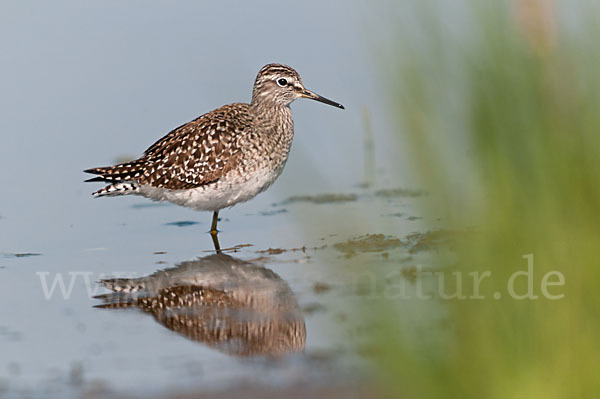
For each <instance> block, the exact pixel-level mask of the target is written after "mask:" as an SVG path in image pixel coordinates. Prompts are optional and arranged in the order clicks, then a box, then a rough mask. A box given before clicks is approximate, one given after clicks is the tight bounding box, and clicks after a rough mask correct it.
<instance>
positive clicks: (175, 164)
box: [86, 103, 252, 190]
mask: <svg viewBox="0 0 600 399" xmlns="http://www.w3.org/2000/svg"><path fill="white" fill-rule="evenodd" d="M251 126H252V118H251V115H250V113H249V107H248V104H241V103H238V104H231V105H226V106H223V107H221V108H218V109H216V110H214V111H212V112H209V113H207V114H204V115H202V116H201V117H199V118H197V119H195V120H193V121H191V122H189V123H186V124H185V125H182V126H180V127H178V128H176V129H174V130H172V131H171V132H170V133H169V134H167V135H166V136H164V137H163V138H161V139H160V140H158V141H157V142H156V143H154V144H153V145H152V146H150V148H148V149H147V150H146V151H145V152H144V154H143V155H142V157H141V158H139V159H137V160H135V161H132V162H128V163H124V164H120V165H115V166H110V167H106V168H94V169H89V170H86V172H87V173H93V174H97V175H99V176H98V177H96V178H93V179H90V180H88V181H108V182H122V181H134V182H136V183H138V184H140V185H144V184H148V185H151V186H153V187H160V188H168V189H175V190H177V189H189V188H195V187H200V186H202V185H206V184H210V183H213V182H215V181H217V180H219V179H220V178H221V177H222V176H224V175H225V174H226V173H227V172H229V171H230V170H231V169H234V168H235V167H236V166H237V165H238V162H239V161H240V159H241V143H240V139H241V138H242V137H243V136H244V134H246V133H248V132H249V130H250V129H251Z"/></svg>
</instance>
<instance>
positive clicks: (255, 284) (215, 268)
mask: <svg viewBox="0 0 600 399" xmlns="http://www.w3.org/2000/svg"><path fill="white" fill-rule="evenodd" d="M100 284H101V285H103V286H105V287H106V288H108V289H110V290H113V291H114V292H112V293H109V294H105V295H100V296H98V297H96V298H98V299H102V300H103V301H104V303H103V304H101V305H98V306H97V307H100V308H105V309H119V308H139V309H141V310H143V311H144V312H146V313H148V314H151V315H152V316H153V317H154V319H155V320H156V321H157V322H158V323H160V324H161V325H163V326H165V327H166V328H168V329H170V330H172V331H175V332H177V333H179V334H181V335H183V336H185V337H186V338H189V339H191V340H194V341H199V342H203V343H204V344H206V345H209V346H211V347H214V348H217V349H219V350H222V351H224V352H227V353H230V354H235V355H239V356H249V355H267V354H268V355H280V354H284V353H287V352H294V351H301V350H303V349H304V346H305V343H306V327H305V324H304V317H303V316H302V312H301V310H300V308H299V306H298V303H297V301H296V298H295V296H294V294H293V292H292V291H291V289H290V288H289V286H288V285H287V283H286V282H285V281H284V280H282V279H281V278H280V277H279V276H278V275H277V274H275V273H274V272H273V271H272V270H269V269H266V268H264V267H261V266H258V265H255V264H252V263H250V262H246V261H243V260H241V259H237V258H234V257H231V256H228V255H224V254H216V255H210V256H206V257H203V258H200V259H197V260H195V261H188V262H183V263H181V264H180V265H178V266H177V267H176V268H172V269H167V270H161V271H157V272H156V273H154V274H152V275H150V276H148V277H142V278H134V279H123V278H120V279H107V280H101V281H100Z"/></svg>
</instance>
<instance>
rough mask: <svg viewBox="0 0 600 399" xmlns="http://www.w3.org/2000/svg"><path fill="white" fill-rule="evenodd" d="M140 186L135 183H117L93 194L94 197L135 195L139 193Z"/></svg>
mask: <svg viewBox="0 0 600 399" xmlns="http://www.w3.org/2000/svg"><path fill="white" fill-rule="evenodd" d="M139 188H140V186H139V185H138V184H137V183H134V182H128V183H115V184H111V185H110V186H106V187H104V188H101V189H100V190H98V191H95V192H93V193H92V195H93V196H94V197H109V196H117V195H127V194H133V193H134V192H135V191H137V190H138V189H139Z"/></svg>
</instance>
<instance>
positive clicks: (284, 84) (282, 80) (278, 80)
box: [277, 78, 288, 87]
mask: <svg viewBox="0 0 600 399" xmlns="http://www.w3.org/2000/svg"><path fill="white" fill-rule="evenodd" d="M287 83H288V82H287V80H285V79H284V78H279V79H277V84H278V85H279V86H281V87H283V86H286V85H287Z"/></svg>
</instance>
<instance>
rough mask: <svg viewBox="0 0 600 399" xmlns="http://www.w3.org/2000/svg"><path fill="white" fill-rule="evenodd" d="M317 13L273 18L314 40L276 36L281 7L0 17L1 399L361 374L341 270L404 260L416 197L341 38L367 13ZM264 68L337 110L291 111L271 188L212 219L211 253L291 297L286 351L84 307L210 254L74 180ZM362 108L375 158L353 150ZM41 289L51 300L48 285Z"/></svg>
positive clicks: (181, 223)
mask: <svg viewBox="0 0 600 399" xmlns="http://www.w3.org/2000/svg"><path fill="white" fill-rule="evenodd" d="M316 5H317V3H316V2H315V3H311V2H302V4H294V5H287V6H286V7H290V8H289V9H286V15H290V14H292V15H295V16H296V17H297V18H298V19H299V20H302V21H304V22H303V26H305V27H309V28H310V27H313V28H316V27H323V26H327V27H328V29H329V30H328V31H327V32H323V30H322V29H302V30H290V29H288V28H289V20H288V19H287V18H284V19H281V18H280V16H281V13H280V11H281V7H282V5H281V4H280V3H276V2H268V1H260V2H252V5H249V4H248V5H247V4H245V3H235V6H234V7H232V5H231V4H227V3H226V2H218V3H215V4H204V3H201V2H190V3H178V5H177V6H169V5H167V4H166V3H162V4H159V3H153V4H149V3H147V2H144V3H141V2H139V4H138V3H136V2H127V3H123V4H116V3H114V4H110V5H106V4H103V5H100V4H95V5H94V4H91V3H90V4H83V3H81V4H70V5H66V4H59V3H56V4H52V5H49V4H48V5H46V4H45V3H40V4H38V5H37V6H33V5H32V4H24V3H14V4H12V5H3V8H4V12H2V13H0V15H2V17H0V18H2V23H0V43H1V46H2V48H3V52H2V54H1V55H0V57H1V58H2V64H3V66H4V67H3V73H2V74H1V75H0V83H1V84H2V87H3V89H2V91H1V92H0V106H1V107H0V108H1V109H2V110H3V117H2V118H0V132H1V133H0V134H1V135H2V142H3V145H2V146H0V159H1V160H2V161H1V162H2V167H1V168H0V181H1V183H2V190H3V191H2V199H1V202H0V302H1V303H2V305H1V306H0V348H1V353H2V355H1V356H0V396H2V397H20V396H21V395H25V396H28V397H47V396H57V397H63V398H64V397H78V396H81V395H82V394H85V393H96V394H103V393H104V394H106V395H109V394H116V395H121V394H124V393H127V395H132V396H144V397H146V396H148V395H151V394H152V395H155V396H157V397H160V396H161V395H162V394H165V393H177V392H203V391H213V390H222V389H226V388H227V389H232V388H233V389H235V388H236V387H240V386H244V385H247V384H252V385H254V386H256V385H258V386H263V385H264V386H265V387H267V388H269V387H271V388H272V387H274V388H285V387H294V386H305V387H306V386H308V387H319V386H332V384H335V383H336V381H338V382H339V383H340V384H341V383H342V382H343V381H347V380H348V378H349V376H351V377H352V378H353V381H357V379H356V378H358V377H357V376H361V375H363V373H364V371H365V368H366V367H367V366H368V365H367V364H366V362H365V360H364V357H363V356H362V355H361V353H360V352H361V351H360V350H359V348H360V344H359V342H360V340H361V339H362V338H364V335H365V334H366V333H365V326H364V321H363V320H361V317H360V312H358V310H357V309H359V308H360V307H361V306H366V307H368V305H369V296H368V295H365V294H364V292H363V291H362V290H363V287H362V285H360V284H358V282H357V281H358V280H357V275H356V274H355V272H354V269H353V268H352V267H351V263H350V262H356V261H357V260H358V261H360V262H368V263H369V264H373V265H375V266H374V267H376V268H381V270H385V269H386V268H387V269H394V268H396V269H397V268H404V267H405V266H406V267H408V266H407V263H406V262H405V261H406V259H412V260H411V262H414V256H415V255H414V254H411V253H409V250H410V246H409V245H408V244H406V242H405V241H406V240H407V239H406V237H407V236H408V235H409V234H410V233H413V232H424V228H423V220H422V219H420V217H421V215H419V214H418V213H417V211H416V205H415V204H417V203H418V201H420V200H421V199H422V198H423V195H422V194H423V193H421V192H419V191H418V190H417V189H418V188H416V187H411V185H410V179H409V178H408V177H407V176H402V175H398V173H397V172H395V170H398V169H397V166H398V165H399V164H401V161H399V160H398V158H401V157H399V154H397V153H396V152H395V151H392V150H390V149H391V148H397V146H395V142H394V140H393V139H392V138H391V137H390V135H389V133H388V132H389V131H390V129H389V128H388V126H387V123H386V122H385V121H386V120H387V117H386V115H385V112H384V109H385V107H384V103H385V99H384V98H383V97H382V96H381V95H379V94H378V90H377V86H378V85H379V84H380V82H378V79H377V75H374V74H373V65H371V64H370V62H371V61H370V58H369V55H370V50H369V48H368V45H367V42H366V40H365V38H364V35H363V33H364V32H363V31H362V30H361V29H357V26H360V24H361V23H362V22H361V18H360V16H361V13H362V11H363V10H361V9H360V7H358V6H357V7H351V6H348V5H347V3H346V2H342V1H336V2H327V4H321V3H318V5H319V8H318V10H319V12H314V10H315V7H316ZM213 16H227V19H226V21H227V22H226V23H225V25H224V23H223V19H222V18H216V17H213ZM277 30H284V31H286V32H287V34H286V35H273V34H272V33H273V31H277ZM215 32H218V34H216V33H215ZM236 32H244V33H245V35H244V40H249V41H250V42H251V43H255V42H257V41H260V40H262V39H263V38H265V37H268V38H269V40H268V41H267V42H268V45H261V46H256V45H247V43H240V36H239V33H236ZM267 62H284V63H288V64H290V65H292V66H293V67H295V68H296V69H298V71H299V72H300V74H301V75H302V76H303V80H304V83H305V84H306V86H307V87H308V88H310V89H313V90H315V91H316V92H318V93H320V94H323V95H325V96H327V97H329V98H332V99H333V100H336V101H339V102H341V103H342V104H344V105H345V106H346V110H345V111H340V110H338V109H335V108H332V107H327V106H325V105H323V104H318V103H312V102H309V101H298V102H296V103H294V104H293V106H292V108H293V111H294V117H295V124H296V137H295V139H294V145H293V148H292V152H291V155H290V160H289V161H288V164H287V166H286V169H285V170H284V173H283V174H282V176H281V177H280V179H279V180H278V181H277V182H276V183H275V185H274V186H273V187H272V188H271V189H270V190H269V191H268V192H266V193H264V194H262V195H260V196H259V197H257V198H256V199H254V200H253V201H251V202H249V203H246V204H242V205H239V206H236V207H235V208H233V209H231V210H225V211H223V212H222V213H221V217H222V219H221V222H220V225H219V226H220V229H221V230H222V232H221V233H220V235H219V238H220V242H221V246H222V248H227V249H229V250H228V251H226V252H227V253H228V254H229V255H230V256H233V257H235V259H238V260H241V261H244V262H250V263H251V264H252V266H253V267H260V268H264V270H265V271H268V273H273V274H274V275H275V276H277V278H278V279H281V281H282V284H285V285H286V286H287V287H288V288H289V291H290V293H291V295H292V297H293V298H294V300H295V301H296V303H297V306H298V309H299V312H300V313H299V315H301V318H303V321H304V323H305V332H306V334H305V341H304V343H303V345H302V348H301V349H302V350H299V351H296V350H294V351H291V353H287V354H283V353H280V354H277V355H276V356H275V355H273V354H267V353H254V354H253V355H252V356H250V355H246V356H239V355H238V354H236V353H232V351H231V350H224V349H223V348H224V347H222V346H215V345H214V344H211V343H210V342H208V341H207V339H193V337H191V335H190V334H186V333H182V332H181V329H180V330H179V331H177V329H175V328H169V326H168V325H166V324H168V323H171V324H170V325H171V327H172V323H173V320H171V321H169V322H168V323H167V322H165V323H161V322H160V321H161V320H162V321H165V317H163V316H164V315H163V316H160V315H157V314H156V313H152V312H148V311H144V310H142V309H140V308H139V306H138V307H132V308H126V309H99V308H97V307H96V306H97V305H101V304H102V303H103V301H102V300H101V299H95V298H93V297H94V296H96V295H102V294H107V293H108V291H107V290H105V289H103V288H102V287H100V286H99V285H98V284H96V281H97V280H99V279H102V278H106V277H143V276H147V275H150V274H152V273H155V272H156V271H158V270H161V269H167V268H173V267H176V266H177V265H180V264H182V263H185V262H194V261H196V260H197V259H198V258H203V257H206V256H209V255H210V254H211V253H212V252H211V251H212V243H211V240H210V236H209V235H208V234H206V231H207V230H208V228H209V223H210V215H209V214H208V213H197V212H193V211H190V210H187V209H182V208H178V207H175V206H171V205H167V204H157V203H152V202H150V201H147V200H145V199H142V198H135V197H128V198H111V199H98V200H95V199H92V198H91V197H90V195H89V194H90V193H91V192H92V191H94V189H96V188H97V186H96V185H93V184H84V183H83V180H84V179H85V175H84V174H83V173H82V172H81V171H82V170H84V169H86V168H89V167H94V166H101V165H107V164H110V163H113V162H114V161H115V160H116V159H118V158H119V157H125V158H127V157H130V156H131V155H127V154H133V156H135V154H138V153H141V152H142V151H143V150H144V149H145V148H146V147H147V146H149V145H150V144H151V143H152V142H153V141H155V140H156V139H158V138H159V137H161V136H162V135H164V134H165V133H166V132H168V131H169V130H170V129H172V128H173V127H175V126H178V125H180V124H181V123H184V122H186V121H188V120H191V119H192V118H194V117H196V116H198V115H200V114H202V113H204V112H207V111H209V110H211V109H213V108H215V107H217V106H219V105H222V104H224V103H229V102H235V101H243V100H247V99H248V98H249V97H250V90H251V84H252V81H253V79H254V76H255V74H256V72H257V71H258V69H259V68H260V67H261V66H262V65H263V64H265V63H267ZM349 82H351V84H349ZM365 108H366V109H368V111H369V115H370V118H369V121H370V122H369V127H370V131H372V137H371V138H369V137H367V139H368V140H372V141H373V142H374V143H375V144H374V154H376V156H374V155H373V153H369V152H368V151H369V150H367V151H365V150H364V148H367V149H368V148H370V145H366V146H365V140H366V139H365V120H364V115H365V114H364V112H363V110H364V109H365ZM371 144H372V143H371ZM365 152H367V153H365ZM400 170H401V169H400ZM365 181H369V182H370V183H371V185H370V186H369V185H368V184H367V185H365ZM405 244H406V245H405ZM408 270H410V269H408ZM409 274H410V273H409ZM409 274H408V277H410V275H409ZM56 278H62V279H63V282H64V284H65V286H64V290H65V291H66V292H67V295H63V294H62V292H63V291H62V290H61V286H60V285H56V286H54V290H52V284H53V282H54V281H55V279H56ZM44 282H45V283H44ZM45 284H46V285H45ZM44 287H46V288H47V290H46V291H48V292H45V290H44ZM259 288H260V287H257V288H256V290H258V291H259V292H260V289H259ZM50 291H51V292H50ZM225 302H227V300H225ZM219 309H220V308H219ZM203 311H204V310H203ZM178 312H184V314H186V315H188V316H189V314H188V313H186V312H189V311H188V310H178ZM209 313H210V312H209ZM266 313H267V314H268V313H269V312H266ZM192 314H194V313H193V312H192ZM211 314H212V313H211ZM241 314H242V316H243V314H244V313H243V312H242V313H241ZM228 315H229V316H228V317H221V316H220V317H212V318H210V317H209V318H208V320H212V321H211V323H213V324H214V325H213V326H212V329H211V330H210V331H212V332H215V331H223V325H225V326H227V325H237V326H238V327H239V326H240V325H243V324H244V323H243V322H240V319H242V320H244V317H242V316H240V314H239V312H233V315H231V314H229V313H228ZM265 317H266V316H265ZM267 319H268V317H267ZM215 320H216V321H215ZM219 320H221V322H219ZM223 320H228V321H227V322H225V321H223ZM231 320H234V322H231ZM215 323H216V324H215ZM219 323H221V324H219ZM223 323H225V324H223ZM227 323H230V324H227ZM236 323H237V324H236ZM240 328H241V327H240ZM226 329H227V328H225V330H226ZM258 330H260V329H258ZM209 335H210V334H209ZM233 335H234V336H235V337H237V338H235V339H237V340H238V341H237V342H229V343H228V345H230V346H226V347H231V345H233V347H235V346H236V345H237V346H239V345H242V344H243V341H244V337H246V338H247V337H248V335H243V334H242V335H240V334H238V335H235V334H233ZM207 336H208V335H207ZM223 336H226V334H225V335H223ZM240 337H242V338H240ZM262 337H263V339H267V340H269V339H272V338H269V336H268V335H263V336H262ZM223 339H225V338H223ZM296 349H299V348H297V347H296ZM233 352H235V351H233ZM358 379H360V378H358Z"/></svg>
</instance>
